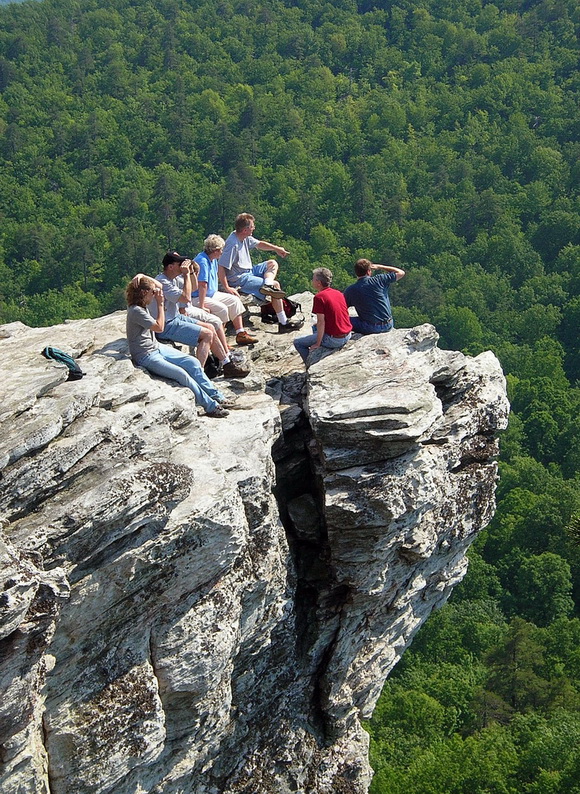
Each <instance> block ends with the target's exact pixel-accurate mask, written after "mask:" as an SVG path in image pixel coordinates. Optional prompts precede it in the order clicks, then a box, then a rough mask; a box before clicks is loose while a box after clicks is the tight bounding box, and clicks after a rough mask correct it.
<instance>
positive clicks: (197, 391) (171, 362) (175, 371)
mask: <svg viewBox="0 0 580 794" xmlns="http://www.w3.org/2000/svg"><path fill="white" fill-rule="evenodd" d="M138 366H139V367H144V368H145V369H146V370H148V371H149V372H152V373H153V374H154V375H160V376H161V377H162V378H169V380H175V381H177V382H178V383H179V385H180V386H185V387H186V388H188V389H190V390H191V391H192V392H193V393H194V395H195V401H196V403H198V405H201V406H202V408H204V409H205V410H206V411H208V412H211V411H215V409H216V408H217V406H218V403H217V402H216V400H217V398H219V399H220V400H223V399H224V397H223V395H222V394H221V392H219V391H218V390H217V389H216V387H215V386H214V385H213V383H212V382H211V380H210V379H209V378H208V377H207V375H206V374H205V372H204V371H203V369H202V368H201V364H200V363H199V361H198V360H197V359H196V358H194V357H193V356H188V355H187V354H186V353H181V352H180V351H179V350H176V349H175V348H174V347H171V345H159V348H158V349H157V350H154V351H153V352H152V353H148V354H147V355H146V356H144V358H142V359H140V360H139V362H138Z"/></svg>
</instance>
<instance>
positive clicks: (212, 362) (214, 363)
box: [203, 353, 220, 380]
mask: <svg viewBox="0 0 580 794" xmlns="http://www.w3.org/2000/svg"><path fill="white" fill-rule="evenodd" d="M203 371H204V372H205V374H206V375H207V377H208V378H209V379H210V380H213V379H214V378H217V376H218V375H219V374H220V360H219V358H218V357H217V356H215V355H214V354H213V353H210V354H209V355H208V357H207V361H206V362H205V366H204V368H203Z"/></svg>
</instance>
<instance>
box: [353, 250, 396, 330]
mask: <svg viewBox="0 0 580 794" xmlns="http://www.w3.org/2000/svg"><path fill="white" fill-rule="evenodd" d="M377 270H379V271H381V272H380V273H376V275H374V274H373V271H377ZM354 273H355V275H356V277H357V280H356V281H355V283H354V284H351V285H350V287H347V288H346V289H345V291H344V297H345V299H346V305H347V306H354V308H355V309H356V313H357V315H358V316H357V317H351V322H352V327H353V331H355V333H357V334H382V333H384V332H385V331H390V330H391V328H392V327H393V315H392V313H391V302H390V300H389V285H390V284H392V283H393V282H394V281H399V280H400V279H402V278H403V276H404V275H405V271H404V270H401V268H399V267H390V266H389V265H375V264H373V262H370V261H369V260H368V259H359V260H358V262H357V263H356V264H355V266H354Z"/></svg>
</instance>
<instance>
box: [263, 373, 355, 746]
mask: <svg viewBox="0 0 580 794" xmlns="http://www.w3.org/2000/svg"><path fill="white" fill-rule="evenodd" d="M290 377H291V388H292V389H293V392H294V393H293V394H292V397H293V398H294V400H293V402H294V404H295V405H297V406H299V407H300V408H301V409H302V413H301V414H300V415H299V416H298V417H297V413H298V412H297V411H294V412H293V421H292V422H291V423H288V422H287V423H286V426H285V422H284V418H283V434H282V436H281V437H280V439H279V440H278V441H277V442H276V444H275V445H274V448H273V458H274V462H275V464H276V486H275V491H274V493H275V496H276V500H277V502H278V508H279V515H280V520H281V522H282V524H283V526H284V529H285V531H286V537H287V541H288V546H289V549H290V554H291V557H292V560H293V562H294V569H295V572H296V586H295V595H294V616H295V622H296V654H297V657H298V659H299V660H300V664H301V665H302V666H303V669H304V671H305V673H306V674H307V675H309V676H310V677H311V681H312V693H311V710H310V721H311V724H312V728H313V729H315V730H316V731H317V733H318V735H319V736H320V737H322V740H323V741H324V742H325V743H326V742H327V741H328V742H331V741H332V740H333V735H332V730H331V728H330V725H329V719H328V716H327V714H326V711H325V708H324V702H325V699H326V693H325V691H324V689H325V682H324V679H325V673H326V670H327V667H328V664H329V662H330V659H331V657H332V654H333V650H334V645H335V642H336V639H337V637H338V633H339V629H340V623H341V614H342V609H343V606H344V604H345V602H346V600H347V598H348V595H349V592H350V591H349V588H348V587H347V586H346V585H343V584H340V583H338V582H337V581H336V578H335V575H334V571H333V566H332V560H331V549H330V546H329V542H328V532H327V528H326V521H325V511H324V490H323V484H322V481H321V477H320V469H319V461H318V454H317V449H318V448H317V444H316V441H315V439H314V437H313V434H312V428H311V427H310V424H309V422H308V417H307V416H306V414H305V413H304V407H303V401H302V399H301V397H302V395H299V396H298V397H297V395H296V393H295V385H296V384H295V379H294V378H293V377H292V376H290ZM284 385H285V384H284V379H282V388H281V394H282V397H281V400H280V401H281V403H282V402H283V401H284V395H285V389H284ZM279 393H280V392H279ZM286 404H287V403H286ZM334 738H335V737H334Z"/></svg>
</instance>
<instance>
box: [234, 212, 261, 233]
mask: <svg viewBox="0 0 580 794" xmlns="http://www.w3.org/2000/svg"><path fill="white" fill-rule="evenodd" d="M254 220H256V219H255V218H254V216H253V215H250V213H249V212H241V213H240V214H239V215H238V217H237V218H236V222H235V224H234V229H235V230H236V231H237V232H241V231H242V229H245V228H247V227H248V226H249V225H250V223H251V222H252V221H254Z"/></svg>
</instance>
